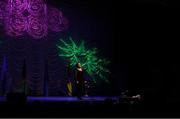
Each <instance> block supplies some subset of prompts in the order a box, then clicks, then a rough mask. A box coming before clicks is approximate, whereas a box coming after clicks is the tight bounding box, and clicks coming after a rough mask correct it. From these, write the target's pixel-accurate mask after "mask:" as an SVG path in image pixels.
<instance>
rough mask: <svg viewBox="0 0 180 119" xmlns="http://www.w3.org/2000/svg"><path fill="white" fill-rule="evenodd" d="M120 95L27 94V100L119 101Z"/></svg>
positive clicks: (0, 99) (0, 100)
mask: <svg viewBox="0 0 180 119" xmlns="http://www.w3.org/2000/svg"><path fill="white" fill-rule="evenodd" d="M119 99H120V98H119V97H118V96H111V97H109V96H87V97H86V96H84V97H82V99H78V98H77V97H73V96H47V97H37V96H36V97H33V96H27V102H29V103H31V102H35V101H39V102H79V101H85V102H86V101H87V102H100V101H106V100H112V101H113V102H116V103H117V102H119ZM0 102H6V97H5V96H1V97H0Z"/></svg>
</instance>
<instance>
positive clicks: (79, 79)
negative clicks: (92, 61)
mask: <svg viewBox="0 0 180 119" xmlns="http://www.w3.org/2000/svg"><path fill="white" fill-rule="evenodd" d="M75 86H76V96H77V97H78V98H80V99H81V96H83V95H85V80H84V75H83V70H82V66H81V64H80V63H77V65H76V69H75Z"/></svg>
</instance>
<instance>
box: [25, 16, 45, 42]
mask: <svg viewBox="0 0 180 119" xmlns="http://www.w3.org/2000/svg"><path fill="white" fill-rule="evenodd" d="M28 20H29V23H28V31H27V32H28V34H29V35H30V36H32V37H33V38H35V39H41V38H43V37H45V36H46V35H47V32H48V30H47V25H46V24H45V21H44V19H43V18H38V17H35V16H32V15H30V16H29V19H28Z"/></svg>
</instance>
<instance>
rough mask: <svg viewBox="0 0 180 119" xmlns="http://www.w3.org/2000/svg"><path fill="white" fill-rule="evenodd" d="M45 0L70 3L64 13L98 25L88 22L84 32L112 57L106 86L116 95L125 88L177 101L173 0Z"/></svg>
mask: <svg viewBox="0 0 180 119" xmlns="http://www.w3.org/2000/svg"><path fill="white" fill-rule="evenodd" d="M47 2H48V3H50V4H52V5H55V6H56V5H60V6H62V7H67V8H69V11H68V10H67V11H65V9H64V11H65V12H67V15H68V12H69V13H71V12H72V11H73V12H74V13H75V14H74V15H75V16H76V17H78V16H77V15H80V16H81V17H82V18H87V17H89V18H88V19H84V20H85V21H84V20H82V19H81V20H80V21H81V22H80V23H82V21H84V22H88V20H90V21H92V20H95V24H91V25H90V27H91V28H92V27H93V25H94V27H93V28H97V29H98V30H97V31H96V32H95V31H94V29H93V30H90V29H89V28H88V29H86V30H89V31H90V32H89V34H90V35H86V36H84V37H85V38H87V39H88V38H89V39H91V37H92V39H94V40H92V42H93V43H97V44H98V45H99V46H101V47H100V49H101V50H102V51H103V52H104V53H105V54H109V55H108V56H110V57H111V58H112V77H111V78H112V87H113V88H112V89H111V91H112V92H114V94H115V95H120V93H121V91H123V90H126V89H128V90H131V91H132V92H133V93H134V94H135V93H142V94H144V95H145V96H146V95H149V97H150V99H154V100H156V99H157V100H158V99H159V100H160V101H162V102H163V101H166V102H172V103H173V101H174V102H178V99H179V86H178V84H179V76H180V72H179V71H180V65H179V64H178V60H179V58H178V54H179V43H178V39H179V35H178V30H177V29H178V28H179V17H178V14H179V12H178V9H179V1H178V0H124V1H118V2H117V1H115V0H114V1H110V0H106V1H104V0H103V1H102V0H98V1H97V0H85V1H84V0H79V1H71V0H64V1H63V0H61V1H58V2H57V1H50V0H49V1H48V0H47ZM71 10H72V11H71ZM90 15H92V17H91V16H90ZM73 22H74V23H75V22H78V21H77V20H74V21H73ZM72 24H73V23H72ZM73 25H75V24H73ZM83 26H84V25H83ZM78 27H79V26H78ZM76 28H77V27H76ZM78 29H79V28H78ZM83 32H85V31H83ZM78 33H79V34H80V33H81V32H78ZM86 34H88V33H87V32H86Z"/></svg>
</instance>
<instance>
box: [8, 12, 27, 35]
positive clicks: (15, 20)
mask: <svg viewBox="0 0 180 119" xmlns="http://www.w3.org/2000/svg"><path fill="white" fill-rule="evenodd" d="M25 30H26V19H25V18H24V17H23V16H22V14H13V15H12V16H10V17H9V18H8V22H7V23H6V32H7V34H8V35H10V36H20V35H23V32H24V31H25Z"/></svg>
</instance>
